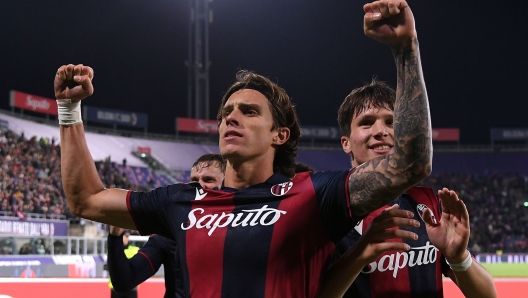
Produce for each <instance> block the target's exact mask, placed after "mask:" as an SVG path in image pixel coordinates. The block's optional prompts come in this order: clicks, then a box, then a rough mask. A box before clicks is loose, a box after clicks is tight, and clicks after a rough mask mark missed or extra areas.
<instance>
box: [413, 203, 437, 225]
mask: <svg viewBox="0 0 528 298" xmlns="http://www.w3.org/2000/svg"><path fill="white" fill-rule="evenodd" d="M425 209H429V210H431V211H432V209H431V208H429V207H427V205H424V204H418V206H416V211H418V215H420V218H421V219H422V221H423V222H425V220H424V218H423V214H424V211H425ZM433 218H434V216H433Z"/></svg>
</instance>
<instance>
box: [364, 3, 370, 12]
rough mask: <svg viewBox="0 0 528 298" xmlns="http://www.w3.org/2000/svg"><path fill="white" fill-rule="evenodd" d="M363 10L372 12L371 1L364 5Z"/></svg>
mask: <svg viewBox="0 0 528 298" xmlns="http://www.w3.org/2000/svg"><path fill="white" fill-rule="evenodd" d="M363 11H364V12H365V13H369V12H370V13H372V5H371V4H370V3H367V4H365V5H363Z"/></svg>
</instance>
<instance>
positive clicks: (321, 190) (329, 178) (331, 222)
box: [312, 170, 357, 242]
mask: <svg viewBox="0 0 528 298" xmlns="http://www.w3.org/2000/svg"><path fill="white" fill-rule="evenodd" d="M350 173H351V171H349V170H346V171H327V172H318V173H313V174H312V181H313V185H314V189H315V193H316V196H317V203H318V205H319V209H320V210H321V216H322V218H323V222H324V225H325V228H326V230H327V232H328V235H329V236H330V239H331V240H332V241H334V242H337V241H339V240H340V239H341V238H343V237H344V236H345V235H346V234H347V233H348V232H349V231H350V230H351V229H352V228H353V227H354V225H355V224H356V222H357V219H355V218H354V217H353V215H352V210H351V209H350V196H349V193H348V183H347V181H348V177H349V175H350Z"/></svg>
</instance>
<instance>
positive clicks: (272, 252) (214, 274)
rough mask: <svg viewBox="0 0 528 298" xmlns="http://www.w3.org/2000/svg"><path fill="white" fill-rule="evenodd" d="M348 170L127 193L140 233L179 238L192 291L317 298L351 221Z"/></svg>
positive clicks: (197, 294) (201, 294) (196, 293)
mask: <svg viewBox="0 0 528 298" xmlns="http://www.w3.org/2000/svg"><path fill="white" fill-rule="evenodd" d="M348 175H349V171H335V172H321V173H308V172H306V173H300V174H297V175H296V176H295V177H294V178H292V179H291V180H290V179H289V178H287V177H285V176H283V175H281V174H274V175H273V176H271V177H270V178H269V179H268V180H267V181H266V182H264V183H261V184H257V185H252V186H249V187H247V188H244V189H241V190H235V189H230V188H227V187H222V189H221V190H210V189H206V190H204V189H202V188H201V186H200V185H199V184H198V183H190V184H176V185H169V186H167V187H162V188H158V189H155V190H153V191H151V192H145V193H142V192H129V195H128V197H127V204H128V207H129V210H130V213H131V215H132V218H133V220H134V222H135V224H136V227H137V229H138V230H139V231H140V232H141V233H142V234H151V233H156V234H161V235H164V236H166V237H169V238H172V239H174V240H176V241H177V243H178V253H179V256H180V260H181V269H182V272H183V278H184V288H185V290H186V293H188V294H189V295H188V296H190V297H200V298H201V297H255V298H258V297H314V296H315V295H316V293H317V291H318V289H319V285H320V277H321V275H322V273H323V271H324V269H325V268H327V266H328V265H329V263H330V261H331V257H332V253H333V251H334V249H335V242H337V241H339V239H341V238H342V237H343V236H344V235H346V234H347V233H348V231H350V229H352V228H353V226H354V224H355V222H356V221H355V220H354V219H353V217H352V212H351V211H350V208H349V196H348V187H347V183H346V182H347V178H348Z"/></svg>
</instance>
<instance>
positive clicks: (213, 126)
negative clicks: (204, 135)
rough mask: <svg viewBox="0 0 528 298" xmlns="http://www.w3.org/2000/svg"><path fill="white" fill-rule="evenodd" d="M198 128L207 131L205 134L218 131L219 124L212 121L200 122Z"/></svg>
mask: <svg viewBox="0 0 528 298" xmlns="http://www.w3.org/2000/svg"><path fill="white" fill-rule="evenodd" d="M197 127H198V130H201V131H205V132H210V131H212V132H214V131H218V123H215V122H211V121H203V120H198V123H197Z"/></svg>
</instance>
